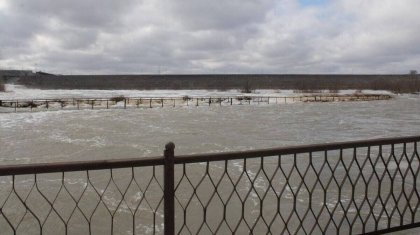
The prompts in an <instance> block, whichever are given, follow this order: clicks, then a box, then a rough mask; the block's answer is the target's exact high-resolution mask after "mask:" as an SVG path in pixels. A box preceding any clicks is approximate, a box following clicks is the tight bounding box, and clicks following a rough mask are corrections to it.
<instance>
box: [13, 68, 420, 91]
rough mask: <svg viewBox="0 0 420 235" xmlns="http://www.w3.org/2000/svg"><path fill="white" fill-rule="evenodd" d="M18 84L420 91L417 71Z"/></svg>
mask: <svg viewBox="0 0 420 235" xmlns="http://www.w3.org/2000/svg"><path fill="white" fill-rule="evenodd" d="M16 82H17V83H18V84H21V85H25V86H28V87H33V88H43V89H105V90H109V89H140V90H150V89H217V90H227V89H238V90H243V91H244V92H249V91H250V90H255V89H290V90H324V89H328V90H333V91H334V90H343V89H355V90H363V89H372V90H389V91H393V92H396V93H411V92H419V91H420V77H419V75H418V74H417V72H413V71H412V72H411V73H410V74H405V75H321V74H318V75H298V74H295V75H277V74H273V75H271V74H200V75H94V76H92V75H72V76H71V75H60V76H54V75H37V76H32V77H21V78H19V79H18V80H17V81H16Z"/></svg>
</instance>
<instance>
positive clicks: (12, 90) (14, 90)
mask: <svg viewBox="0 0 420 235" xmlns="http://www.w3.org/2000/svg"><path fill="white" fill-rule="evenodd" d="M321 92H322V93H323V94H326V93H329V91H328V90H322V91H321ZM354 93H356V90H340V91H338V94H340V95H344V94H354ZM362 93H363V94H392V93H391V92H388V91H374V90H362ZM305 94H311V93H296V92H294V91H293V90H255V91H254V92H253V93H250V94H246V95H247V96H281V97H285V96H287V97H289V96H301V95H305ZM317 94H318V93H317ZM186 95H188V96H211V97H217V96H219V97H223V96H243V95H245V94H244V93H241V91H240V90H226V91H220V90H41V89H31V88H26V87H24V86H20V85H13V84H7V85H6V92H0V99H44V98H107V97H115V96H126V97H182V96H186Z"/></svg>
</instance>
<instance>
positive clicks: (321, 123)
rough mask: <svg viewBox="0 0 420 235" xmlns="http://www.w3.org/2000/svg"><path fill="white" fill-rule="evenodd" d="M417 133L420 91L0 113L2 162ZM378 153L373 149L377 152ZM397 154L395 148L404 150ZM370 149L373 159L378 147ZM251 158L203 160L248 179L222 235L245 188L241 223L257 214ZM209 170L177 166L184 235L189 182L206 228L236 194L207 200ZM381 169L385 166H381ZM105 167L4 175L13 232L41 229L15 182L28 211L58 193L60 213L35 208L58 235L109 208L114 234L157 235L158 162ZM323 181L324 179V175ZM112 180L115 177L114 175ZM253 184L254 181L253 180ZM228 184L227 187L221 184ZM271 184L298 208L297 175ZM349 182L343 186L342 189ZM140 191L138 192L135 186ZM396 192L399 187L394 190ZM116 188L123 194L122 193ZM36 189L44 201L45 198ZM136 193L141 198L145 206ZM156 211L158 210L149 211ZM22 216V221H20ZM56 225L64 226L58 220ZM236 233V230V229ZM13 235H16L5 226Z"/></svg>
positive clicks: (257, 185) (195, 215)
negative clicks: (381, 96)
mask: <svg viewBox="0 0 420 235" xmlns="http://www.w3.org/2000/svg"><path fill="white" fill-rule="evenodd" d="M419 132H420V97H419V96H415V95H403V96H396V97H395V98H394V99H391V100H387V101H369V102H348V103H347V102H331V103H291V104H286V105H258V106H257V105H237V106H222V107H218V106H216V107H175V108H152V109H128V110H80V111H77V110H73V111H51V112H36V113H3V114H0V146H1V150H0V164H1V165H7V164H20V163H36V162H38V163H39V162H63V161H78V160H94V159H115V158H144V157H150V156H161V155H162V153H163V148H164V145H165V144H166V143H167V142H168V141H173V142H174V143H175V144H176V149H175V152H176V154H178V155H180V154H193V153H208V152H223V151H234V150H248V149H260V148H269V147H280V146H289V145H299V144H309V143H326V142H336V141H347V140H357V139H370V138H380V137H397V136H409V135H418V134H419ZM400 147H401V146H400ZM375 151H376V152H377V150H375ZM373 152H374V151H373ZM398 153H399V154H401V150H399V152H398ZM334 154H337V153H336V152H335V153H331V156H334ZM372 154H373V155H374V153H372ZM346 155H348V156H351V153H350V152H349V153H346ZM312 157H313V158H314V159H321V158H320V157H321V155H319V156H318V155H316V154H315V155H313V156H312ZM301 159H303V160H300V161H298V163H299V164H298V165H299V167H300V166H302V167H304V166H307V164H308V162H307V159H309V158H308V156H306V157H305V158H301ZM304 159H306V160H304ZM264 161H265V166H266V168H267V172H269V173H268V174H269V175H270V174H274V172H275V171H274V168H272V166H275V164H277V163H276V161H277V160H276V158H267V159H265V160H264ZM247 164H248V168H247V169H246V170H244V167H243V166H244V161H242V160H238V161H230V162H229V164H228V167H227V168H224V167H225V166H224V162H215V163H211V164H210V166H209V167H211V169H212V170H211V176H209V177H213V178H214V179H217V176H218V175H221V174H223V171H224V169H228V171H229V175H230V176H231V177H233V178H234V179H236V180H239V181H241V180H240V177H241V175H242V174H243V173H244V172H246V174H249V175H250V176H249V177H250V178H249V179H248V180H242V181H241V182H238V185H237V188H238V191H239V192H238V194H236V195H234V197H236V198H235V202H234V203H230V204H229V208H230V209H229V211H230V212H229V213H230V214H229V215H227V216H228V217H229V218H231V219H229V221H231V223H232V224H230V222H229V223H228V224H223V225H221V228H220V230H219V232H220V234H225V233H228V232H229V231H230V230H231V228H230V227H235V225H236V223H237V222H238V221H237V218H238V216H240V213H239V212H240V209H241V208H242V206H243V205H242V204H241V203H240V200H239V199H238V198H240V197H245V196H246V195H247V192H248V191H249V189H250V188H252V192H251V194H249V196H247V197H248V199H247V200H246V201H245V202H244V205H245V206H246V207H247V210H249V211H250V213H249V214H248V215H246V218H245V220H243V221H254V222H255V218H258V213H257V212H258V209H259V204H258V203H259V199H258V198H259V196H260V195H261V193H262V192H264V190H266V189H267V178H264V177H263V176H262V175H261V174H259V173H258V169H259V168H260V167H261V165H260V164H261V163H260V162H259V159H256V160H251V161H248V162H247ZM282 164H283V165H284V167H285V168H290V167H292V166H294V163H293V157H292V156H289V157H285V158H284V160H283V162H282ZM401 164H402V163H401ZM405 164H406V163H405ZM415 164H418V163H417V162H416V163H415ZM315 165H316V167H319V166H320V163H319V164H318V165H317V163H315ZM205 168H206V164H205V163H203V164H192V165H189V166H187V167H186V172H187V173H183V172H184V171H183V169H182V167H181V166H179V167H178V168H177V169H176V171H177V176H176V177H177V179H176V181H177V182H178V183H179V189H180V190H179V192H178V194H177V200H178V204H177V213H178V214H177V216H178V217H179V216H181V217H182V213H181V212H182V211H183V209H182V208H183V206H184V207H185V206H186V205H188V204H191V205H193V206H191V207H188V208H191V209H188V210H187V209H185V210H186V211H188V214H187V218H186V222H184V220H181V222H180V223H181V224H177V229H182V234H189V233H193V234H194V231H198V230H199V229H200V228H199V225H200V224H201V223H202V221H200V219H199V218H200V216H199V215H201V213H202V212H201V211H200V208H201V209H202V207H201V206H200V201H198V200H197V198H196V197H195V196H194V197H193V198H192V199H191V195H190V192H191V187H192V186H191V184H193V185H195V187H197V188H198V189H197V192H196V193H197V197H200V198H205V199H204V201H207V202H208V203H209V205H210V206H209V211H208V213H209V214H211V215H213V217H212V218H214V219H211V220H209V221H207V223H208V225H206V226H209V227H211V228H214V227H217V225H218V220H217V218H218V216H216V215H218V212H217V209H218V208H219V209H220V208H223V206H222V204H221V202H220V201H225V200H228V199H227V196H228V195H229V192H231V191H232V190H233V189H232V185H230V184H229V179H227V178H225V179H223V180H222V181H221V185H222V186H220V188H219V192H220V194H221V195H222V196H221V199H220V200H211V198H209V196H208V195H210V194H209V193H211V191H212V186H211V185H212V184H211V182H210V181H209V180H206V182H205V184H203V185H206V187H202V186H197V184H198V182H199V181H200V179H201V174H202V173H203V172H205ZM295 169H296V168H295ZM378 169H383V168H381V167H378ZM365 172H366V171H365ZM368 172H369V171H368ZM110 173H111V172H110V171H98V172H92V173H91V174H90V175H86V172H78V173H77V172H76V173H68V174H67V173H66V174H65V176H62V175H61V174H46V175H42V176H39V177H38V179H35V178H34V177H33V176H20V177H16V178H15V179H12V178H11V177H0V180H1V181H0V183H1V184H2V186H1V188H2V190H1V192H0V203H3V202H6V201H9V202H7V203H6V204H5V206H4V210H3V213H5V214H7V215H8V218H12V219H11V221H12V222H11V223H12V224H13V225H14V226H18V224H19V226H18V227H19V229H20V230H22V231H26V233H30V232H31V231H36V230H37V229H36V227H37V226H35V225H36V224H37V221H36V220H35V219H33V218H31V217H30V213H28V212H26V213H25V209H24V208H22V207H21V206H16V205H19V203H20V199H19V197H17V196H15V194H13V193H12V194H11V195H12V196H10V197H8V195H9V194H8V193H9V192H10V190H11V189H12V182H19V186H16V189H15V191H16V192H18V193H17V194H16V195H20V196H21V197H22V198H23V199H25V197H26V199H25V200H28V202H31V203H32V204H34V205H36V206H35V207H34V208H32V209H33V210H40V211H42V210H43V209H42V208H50V207H49V205H50V204H49V202H51V201H53V200H54V198H57V203H56V204H54V208H55V210H56V211H57V212H60V213H62V214H63V215H64V216H63V218H61V219H60V218H58V217H57V216H55V214H54V213H55V211H53V212H51V213H50V214H51V215H50V214H48V213H47V212H48V211H47V212H45V213H41V215H40V217H42V219H41V222H42V221H44V222H45V228H46V230H45V234H55V233H58V232H59V231H64V230H66V229H65V227H64V225H63V224H62V223H61V221H62V220H64V221H68V223H69V224H71V229H70V230H69V232H70V233H71V234H78V233H82V232H86V230H85V229H86V226H85V225H86V224H87V222H86V221H88V220H89V219H90V218H91V219H92V221H94V222H95V223H98V224H107V225H108V224H109V220H110V218H111V217H112V218H114V217H113V213H115V212H118V213H117V214H120V215H119V216H116V217H115V224H116V225H117V224H118V225H119V226H116V225H115V228H114V229H115V230H114V233H115V234H131V233H133V232H136V233H138V234H151V233H153V232H156V233H161V232H162V229H163V225H162V222H163V221H162V209H163V207H162V206H163V205H162V202H161V197H162V190H161V188H160V187H159V183H162V177H161V176H162V169H161V167H156V168H151V167H148V168H147V169H140V168H135V169H134V170H133V171H132V170H130V169H122V170H117V171H113V172H112V173H113V175H110ZM340 174H341V175H342V174H344V170H343V169H341V173H338V175H340ZM183 175H188V177H189V179H190V180H191V182H190V183H191V184H190V183H188V181H187V180H186V179H185V178H183ZM283 177H284V176H283ZM325 177H327V178H328V176H325ZM280 178H281V177H280ZM321 178H322V177H321ZM110 179H112V180H111V181H110ZM133 179H136V182H137V186H136V185H134V184H133V181H132V180H133ZM292 179H299V177H298V175H297V173H296V172H295V173H293V174H292ZM252 180H255V181H254V182H252ZM149 183H151V184H150V185H151V186H150V188H148V191H147V193H146V192H144V191H143V190H144V189H146V188H147V185H148V184H149ZM407 183H408V184H407V185H410V183H411V185H412V181H409V182H407ZM224 184H226V186H223V185H224ZM276 184H277V187H278V188H279V191H281V190H280V189H281V188H286V191H285V193H284V194H283V195H282V197H284V198H283V200H284V201H283V204H282V208H283V209H281V210H285V211H286V210H290V209H291V208H293V204H294V201H293V194H294V193H296V191H295V190H299V180H291V181H290V184H289V185H285V182H284V181H283V180H280V181H279V182H277V183H276ZM34 185H36V190H33V188H34V187H33V186H34ZM62 185H66V187H67V188H66V190H68V191H64V190H63V189H62V187H61V186H62ZM251 185H254V186H251ZM350 186H351V185H347V187H350ZM362 186H363V185H362ZM376 186H377V185H376ZM119 187H121V188H119ZM137 187H138V188H140V189H141V190H138V188H137ZM373 187H375V185H373ZM350 188H351V187H350ZM362 188H363V187H362ZM273 190H274V189H273ZM276 190H277V189H275V190H274V191H275V192H271V194H270V193H269V194H268V196H267V199H266V200H268V201H267V202H270V201H271V202H275V201H276V199H275V193H278V192H277V191H276ZM337 190H338V188H337V187H335V188H333V189H331V190H330V191H329V194H328V195H327V199H326V202H327V203H326V204H319V205H318V206H319V207H329V208H335V207H336V206H337V205H343V204H344V205H346V203H348V201H347V202H346V200H348V198H347V199H345V198H344V199H345V200H344V201H337V197H336V195H337V193H338V191H337ZM361 190H363V189H361ZM395 190H401V189H400V188H399V187H397V186H396V187H395ZM39 192H41V193H39ZM121 192H123V193H124V192H126V194H122V193H121ZM223 192H225V194H224V193H223ZM301 192H302V193H301V194H300V196H297V197H296V200H298V201H299V202H298V211H299V212H297V214H295V215H293V216H292V217H291V218H292V222H290V225H289V226H291V228H297V227H298V224H296V223H293V221H295V222H296V221H298V218H299V217H296V216H299V215H302V213H304V212H305V210H304V208H305V207H306V206H308V202H309V201H308V199H309V196H308V191H307V190H306V191H301ZM342 192H347V191H345V190H344V191H342ZM361 192H363V191H360V195H363V193H361ZM41 194H43V195H44V196H45V197H44V198H43V197H42V195H41ZM82 195H83V196H82ZM206 195H207V196H206ZM314 195H315V196H312V198H322V193H321V192H314ZM79 197H81V198H82V200H80V202H79V201H77V199H78V198H79ZM99 197H100V198H102V200H103V203H102V204H100V205H99V206H97V207H95V205H96V204H95V203H96V202H97V200H98V198H99ZM72 198H73V199H72ZM122 198H124V200H122ZM142 198H147V203H146V202H145V200H142ZM23 199H22V200H23ZM341 199H343V198H341ZM74 200H75V202H74ZM65 201H70V202H71V203H70V208H67V206H66V204H63V203H62V202H65ZM76 202H77V203H76ZM76 204H77V205H78V206H80V208H81V209H80V211H79V209H77V208H76V210H75V211H76V212H74V213H73V212H72V208H73V207H74V206H75V205H76ZM390 206H392V203H391V204H390ZM16 208H17V209H16ZM299 208H300V209H299ZM134 209H137V210H138V211H140V212H141V213H140V214H141V215H139V216H138V217H137V218H134V219H132V215H133V214H132V212H133V211H134ZM349 210H351V208H350V209H349ZM81 211H83V213H86V214H87V215H88V216H87V218H85V217H84V216H83V215H82V214H83V213H81ZM153 211H156V213H152V212H153ZM271 211H272V210H271ZM340 211H341V212H342V211H344V209H342V208H339V209H337V213H341V212H340ZM179 213H181V214H179ZM238 213H239V214H238ZM264 213H268V215H267V216H273V215H272V212H270V210H268V211H266V212H264ZM270 213H271V214H270ZM89 216H90V217H89ZM219 216H220V215H219ZM49 217H51V219H49ZM131 219H132V220H131ZM312 219H315V217H313V218H312ZM153 220H155V221H156V223H157V227H156V229H157V230H156V231H153V229H152V228H151V227H150V226H148V225H147V224H148V222H150V221H153ZM396 220H397V219H396ZM19 221H23V222H22V223H21V224H22V225H20V223H19ZM132 221H134V222H133V223H135V226H134V227H135V231H133V229H128V228H129V227H131V223H132ZM324 222H325V221H324ZM324 222H321V223H324ZM182 223H184V225H188V229H190V230H191V231H189V230H188V229H187V228H181V227H182ZM238 223H239V222H238ZM259 223H260V222H258V223H256V224H258V225H256V230H255V231H259V230H258V229H261V230H260V231H264V228H265V227H264V224H259ZM273 223H274V224H276V223H278V226H280V227H281V224H282V223H283V224H284V222H282V221H278V220H276V221H274V222H273ZM54 224H59V225H60V226H58V225H57V226H54ZM0 226H3V227H8V226H7V222H6V221H5V220H4V219H3V217H1V216H0ZM206 226H205V227H206ZM241 226H244V227H241ZM241 226H239V228H240V229H244V228H245V230H246V228H247V226H246V225H244V224H242V225H241ZM34 227H35V229H34ZM125 228H127V229H125ZM31 229H32V230H31ZM110 229H111V230H112V229H113V228H111V227H110V226H102V227H101V226H99V227H95V228H94V231H93V232H94V233H97V234H100V233H105V232H107V231H109V230H110ZM240 229H239V230H238V231H241V230H240ZM8 231H9V230H8ZM10 231H11V232H12V230H11V229H10ZM200 231H202V233H203V234H207V233H211V231H212V230H209V229H207V228H203V229H202V230H200ZM314 231H315V232H316V231H318V230H314ZM333 231H334V230H331V233H334V232H333ZM273 232H274V233H275V232H276V231H273ZM301 232H303V230H302V231H301ZM318 232H319V231H318ZM407 233H410V232H407Z"/></svg>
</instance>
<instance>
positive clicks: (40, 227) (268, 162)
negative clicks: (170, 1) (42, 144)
mask: <svg viewBox="0 0 420 235" xmlns="http://www.w3.org/2000/svg"><path fill="white" fill-rule="evenodd" d="M419 142H420V136H415V137H403V138H392V139H376V140H366V141H353V142H341V143H330V144H321V145H306V146H296V147H284V148H276V149H264V150H252V151H243V152H232V153H218V154H199V155H189V156H176V157H175V155H174V149H175V145H174V144H172V143H169V144H167V145H166V148H165V151H164V156H163V157H155V158H143V159H123V160H104V161H86V162H70V163H48V164H30V165H13V166H1V167H0V229H1V230H0V231H2V234H3V233H4V234H19V233H20V234H107V233H108V234H109V233H113V234H163V233H165V234H249V233H252V234H360V233H372V234H379V233H386V232H392V231H399V230H403V229H408V228H414V227H418V226H420V212H418V211H419V205H420V194H419V187H420V185H418V180H419V170H420V165H419V163H420V157H419V151H418V144H419Z"/></svg>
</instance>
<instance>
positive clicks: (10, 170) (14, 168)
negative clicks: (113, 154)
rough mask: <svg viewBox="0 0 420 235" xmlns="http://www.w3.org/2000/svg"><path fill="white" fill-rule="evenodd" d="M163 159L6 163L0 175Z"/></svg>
mask: <svg viewBox="0 0 420 235" xmlns="http://www.w3.org/2000/svg"><path fill="white" fill-rule="evenodd" d="M163 160H164V159H163V157H145V158H128V159H113V160H92V161H74V162H59V163H35V164H16V165H4V166H0V176H8V175H29V174H42V173H58V172H70V171H89V170H105V169H117V168H131V167H144V166H157V165H163V163H164V162H163Z"/></svg>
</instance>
